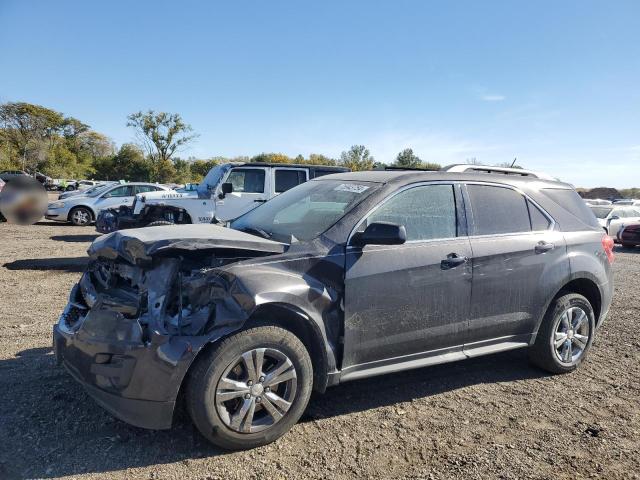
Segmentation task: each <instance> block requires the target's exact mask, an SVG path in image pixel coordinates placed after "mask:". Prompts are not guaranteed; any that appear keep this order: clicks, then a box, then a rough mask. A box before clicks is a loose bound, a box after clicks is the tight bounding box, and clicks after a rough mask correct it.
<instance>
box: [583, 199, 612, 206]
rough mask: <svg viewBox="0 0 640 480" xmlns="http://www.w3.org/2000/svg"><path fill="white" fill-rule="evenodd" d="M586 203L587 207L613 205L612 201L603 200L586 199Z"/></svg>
mask: <svg viewBox="0 0 640 480" xmlns="http://www.w3.org/2000/svg"><path fill="white" fill-rule="evenodd" d="M584 203H586V204H587V205H611V204H612V202H611V200H603V199H601V198H585V199H584Z"/></svg>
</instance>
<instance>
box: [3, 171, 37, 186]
mask: <svg viewBox="0 0 640 480" xmlns="http://www.w3.org/2000/svg"><path fill="white" fill-rule="evenodd" d="M29 176H30V175H29V174H28V173H27V172H25V171H23V170H3V171H2V172H0V180H4V182H5V183H6V182H8V181H10V180H11V179H12V178H16V177H29Z"/></svg>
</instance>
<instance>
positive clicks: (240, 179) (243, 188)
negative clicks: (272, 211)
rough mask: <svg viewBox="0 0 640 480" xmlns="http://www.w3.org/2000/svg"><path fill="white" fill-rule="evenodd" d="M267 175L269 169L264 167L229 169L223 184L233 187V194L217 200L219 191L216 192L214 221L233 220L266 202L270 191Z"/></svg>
mask: <svg viewBox="0 0 640 480" xmlns="http://www.w3.org/2000/svg"><path fill="white" fill-rule="evenodd" d="M268 173H269V169H268V168H264V167H238V168H233V169H231V171H230V172H229V174H228V176H227V178H226V179H225V180H224V183H230V184H231V185H233V192H231V193H228V194H226V195H225V196H224V198H219V197H220V191H218V192H216V212H215V216H216V219H218V220H220V221H224V222H226V221H229V220H233V219H234V218H237V217H239V216H240V215H244V214H245V213H247V212H248V211H249V210H253V209H254V208H256V207H257V206H259V205H261V204H262V203H264V202H266V201H267V200H268V199H269V193H268V192H269V190H270V183H269V176H268V175H267V174H268ZM218 190H220V187H218Z"/></svg>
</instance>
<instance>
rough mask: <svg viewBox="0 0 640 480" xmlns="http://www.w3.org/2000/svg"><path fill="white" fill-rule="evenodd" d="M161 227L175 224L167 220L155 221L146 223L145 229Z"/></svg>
mask: <svg viewBox="0 0 640 480" xmlns="http://www.w3.org/2000/svg"><path fill="white" fill-rule="evenodd" d="M162 225H175V223H173V222H170V221H168V220H156V221H155V222H151V223H148V224H147V227H160V226H162Z"/></svg>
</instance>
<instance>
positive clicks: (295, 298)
mask: <svg viewBox="0 0 640 480" xmlns="http://www.w3.org/2000/svg"><path fill="white" fill-rule="evenodd" d="M612 248H613V242H612V241H611V239H610V238H609V237H608V236H606V235H603V232H602V228H601V227H600V226H599V225H598V222H597V220H596V218H595V217H594V215H593V213H591V211H590V210H589V209H588V208H587V207H586V206H585V205H584V203H583V202H582V200H581V199H580V197H579V196H578V194H577V193H576V192H575V191H574V190H573V188H572V187H571V186H570V185H567V184H563V183H560V182H555V181H549V180H542V179H540V178H526V177H520V176H516V175H505V174H503V175H495V174H487V173H453V172H451V173H450V172H415V171H373V172H360V173H343V174H337V175H329V176H325V177H322V178H318V179H314V180H312V181H309V182H307V183H303V184H301V185H299V186H297V187H295V188H293V189H291V190H289V191H287V192H285V193H283V194H282V195H280V196H278V197H276V198H274V199H273V200H271V201H269V202H267V203H265V204H263V205H261V206H259V207H258V208H256V209H255V210H253V211H251V212H249V213H247V214H246V215H244V216H242V217H240V218H238V219H236V220H235V221H233V222H231V224H230V225H229V228H225V227H221V226H217V225H188V226H166V227H154V228H142V229H134V230H125V231H120V232H114V233H112V234H109V235H105V236H103V237H101V238H99V239H97V240H96V241H95V242H94V243H93V244H92V245H91V247H90V249H89V254H90V257H91V261H90V264H89V267H88V270H87V271H86V272H85V273H84V274H83V276H82V278H81V280H80V282H79V283H78V284H77V285H76V286H75V287H74V288H73V290H72V292H71V296H70V301H69V304H68V305H67V307H66V309H65V311H64V313H63V314H62V315H61V317H60V320H59V322H58V323H57V325H55V327H54V331H53V333H54V346H55V352H56V357H57V359H58V361H59V362H61V363H63V364H64V365H65V367H66V368H67V369H68V370H69V372H70V373H71V374H72V375H73V377H75V378H76V379H77V380H78V381H79V382H80V383H82V384H83V385H84V386H85V388H86V389H87V391H88V392H89V394H90V395H91V396H92V397H93V398H95V400H96V401H97V402H98V403H99V404H100V405H102V406H103V407H104V408H106V409H107V410H108V411H110V412H111V413H112V414H113V415H115V416H116V417H118V418H120V419H122V420H124V421H126V422H128V423H131V424H133V425H137V426H140V427H145V428H152V429H166V428H170V427H171V425H172V420H173V416H174V410H175V409H176V405H178V404H182V403H183V402H184V405H185V406H186V409H187V410H188V412H189V414H190V416H191V418H192V420H193V422H194V423H195V425H196V426H197V427H198V429H199V430H200V432H202V434H203V435H204V436H205V437H206V438H207V439H209V440H210V441H211V442H213V443H214V444H217V445H219V446H221V447H224V448H227V449H244V448H251V447H256V446H259V445H264V444H266V443H269V442H272V441H274V440H276V439H277V438H278V437H280V436H281V435H283V434H284V433H285V432H287V431H288V430H289V429H290V428H291V427H292V426H293V425H294V424H295V423H296V422H297V421H298V419H299V418H300V416H301V415H302V413H303V412H304V410H305V408H306V406H307V402H308V400H309V397H310V395H311V393H312V391H313V390H315V391H320V392H322V391H324V390H325V389H326V388H327V387H329V386H332V385H337V384H339V383H341V382H345V381H348V380H355V379H359V378H364V377H369V376H373V375H380V374H385V373H389V372H395V371H400V370H406V369H410V368H417V367H423V366H427V365H434V364H438V363H444V362H451V361H455V360H463V359H466V358H470V357H476V356H479V355H485V354H489V353H493V352H500V351H505V350H510V349H515V348H521V347H528V348H529V352H530V358H531V361H532V362H533V363H534V364H535V365H537V366H539V367H542V368H544V369H546V370H548V371H550V372H553V373H564V372H570V371H572V370H573V369H575V368H576V367H577V366H578V365H579V364H580V363H581V362H582V361H583V360H584V359H585V357H586V355H587V353H588V351H589V349H590V347H591V343H592V341H593V337H594V334H595V332H596V329H597V328H598V326H599V325H601V324H602V322H603V320H604V318H605V316H606V314H607V311H608V309H609V305H610V302H611V296H612V289H613V283H612V276H611V266H610V264H611V262H612V261H613V253H612ZM382 381H384V380H382ZM179 399H180V401H179Z"/></svg>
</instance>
